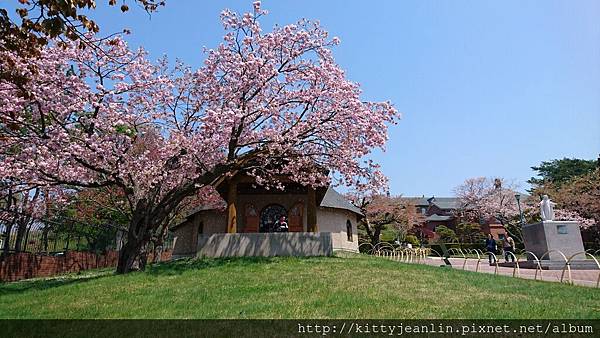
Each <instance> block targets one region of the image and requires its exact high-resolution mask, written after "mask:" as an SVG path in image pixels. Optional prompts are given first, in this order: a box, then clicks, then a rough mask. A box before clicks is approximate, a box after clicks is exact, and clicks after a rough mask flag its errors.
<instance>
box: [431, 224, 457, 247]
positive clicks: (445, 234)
mask: <svg viewBox="0 0 600 338" xmlns="http://www.w3.org/2000/svg"><path fill="white" fill-rule="evenodd" d="M435 233H436V234H437V235H438V242H440V243H453V242H456V241H457V240H458V237H457V236H456V233H455V232H454V230H452V229H450V228H448V227H446V226H444V225H439V226H437V227H436V228H435Z"/></svg>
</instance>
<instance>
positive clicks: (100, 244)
mask: <svg viewBox="0 0 600 338" xmlns="http://www.w3.org/2000/svg"><path fill="white" fill-rule="evenodd" d="M19 232H20V233H19ZM125 238H126V236H125V232H124V231H123V230H121V229H119V228H117V227H114V226H110V225H106V226H86V225H81V224H75V223H73V224H50V223H45V222H32V223H30V224H29V225H28V226H27V227H26V228H25V229H22V230H19V229H18V228H17V227H15V226H13V227H12V228H11V229H10V233H8V232H7V227H6V225H4V224H1V223H0V253H2V252H4V251H5V246H7V250H6V251H7V252H8V253H14V252H17V251H18V252H27V253H34V254H42V253H43V254H56V253H61V252H66V251H88V252H105V251H108V250H117V251H118V250H120V248H121V247H122V245H123V242H124V241H125ZM172 247H173V235H172V234H171V233H168V234H167V237H166V238H165V240H164V241H163V245H162V250H169V249H172ZM149 250H154V246H153V244H150V245H149Z"/></svg>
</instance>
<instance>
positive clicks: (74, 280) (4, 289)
mask: <svg viewBox="0 0 600 338" xmlns="http://www.w3.org/2000/svg"><path fill="white" fill-rule="evenodd" d="M314 258H317V257H285V258H284V257H229V258H184V259H178V260H174V261H170V262H164V263H158V264H153V265H149V266H148V267H147V268H146V271H132V275H137V276H139V275H140V274H142V275H143V274H147V275H150V276H172V275H181V274H183V273H184V272H186V271H191V270H202V269H211V268H217V267H221V266H225V265H227V266H242V267H243V266H250V265H256V264H272V263H277V262H283V261H286V260H289V259H294V260H308V259H314ZM111 276H115V273H114V268H113V269H102V270H87V271H86V272H84V273H83V274H81V275H77V274H68V275H63V276H55V277H48V278H36V279H29V280H21V281H17V282H8V283H0V296H2V295H10V294H17V293H24V292H27V291H33V290H46V289H51V288H56V287H61V286H66V285H71V284H79V283H84V282H89V281H92V280H97V279H101V278H106V277H111Z"/></svg>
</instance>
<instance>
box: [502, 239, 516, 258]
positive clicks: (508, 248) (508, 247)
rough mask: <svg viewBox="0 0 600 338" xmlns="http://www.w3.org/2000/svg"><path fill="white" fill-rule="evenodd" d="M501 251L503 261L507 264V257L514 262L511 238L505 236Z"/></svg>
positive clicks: (513, 244) (513, 247)
mask: <svg viewBox="0 0 600 338" xmlns="http://www.w3.org/2000/svg"><path fill="white" fill-rule="evenodd" d="M502 250H504V261H506V262H507V263H508V256H510V260H511V261H512V262H513V263H514V262H515V241H514V240H513V239H512V237H509V236H507V237H506V238H505V239H504V241H503V242H502Z"/></svg>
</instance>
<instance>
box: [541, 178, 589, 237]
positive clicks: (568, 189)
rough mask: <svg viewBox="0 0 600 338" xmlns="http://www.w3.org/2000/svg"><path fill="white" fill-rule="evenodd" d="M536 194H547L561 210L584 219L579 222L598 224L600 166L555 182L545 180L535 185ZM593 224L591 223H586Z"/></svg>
mask: <svg viewBox="0 0 600 338" xmlns="http://www.w3.org/2000/svg"><path fill="white" fill-rule="evenodd" d="M534 193H535V194H536V195H544V194H545V195H548V196H550V197H551V199H552V200H553V201H554V202H555V203H557V207H558V208H560V209H561V210H562V211H560V212H563V213H564V212H571V213H575V214H576V215H578V216H581V217H582V218H584V219H578V221H580V222H585V223H590V222H589V221H590V220H593V221H594V222H593V223H595V224H600V168H597V169H595V170H593V171H590V172H588V173H586V174H583V175H580V176H575V177H572V178H571V179H569V180H567V181H565V182H562V183H561V184H555V183H551V182H546V183H545V184H542V185H539V186H537V187H535V189H534ZM588 225H593V224H588Z"/></svg>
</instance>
